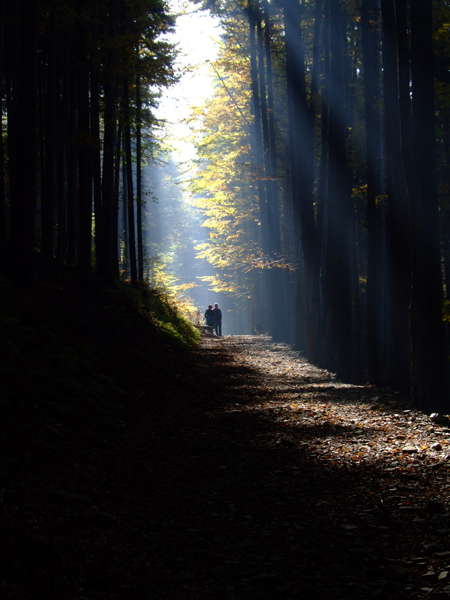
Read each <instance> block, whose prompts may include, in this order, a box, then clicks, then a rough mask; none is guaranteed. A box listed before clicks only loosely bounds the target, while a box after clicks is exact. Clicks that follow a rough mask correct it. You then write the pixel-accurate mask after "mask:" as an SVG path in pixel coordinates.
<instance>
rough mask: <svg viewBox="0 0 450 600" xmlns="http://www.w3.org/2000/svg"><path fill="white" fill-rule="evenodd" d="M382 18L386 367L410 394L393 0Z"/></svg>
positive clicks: (406, 235) (407, 241) (406, 221)
mask: <svg viewBox="0 0 450 600" xmlns="http://www.w3.org/2000/svg"><path fill="white" fill-rule="evenodd" d="M381 9H382V16H383V84H384V112H385V123H384V127H385V139H386V176H387V181H386V188H387V234H388V265H389V311H390V312H389V338H390V339H389V342H390V352H389V361H388V363H389V365H390V372H389V373H388V374H387V381H386V383H387V384H388V385H390V386H392V387H393V388H394V389H397V390H399V391H401V392H403V393H405V394H409V390H410V364H411V358H410V356H411V349H410V341H409V303H410V290H411V238H410V215H409V204H408V196H407V189H406V183H405V174H404V170H403V161H402V143H401V127H400V106H399V93H400V92H399V78H398V57H397V52H398V44H397V31H396V14H395V5H394V1H393V0H381Z"/></svg>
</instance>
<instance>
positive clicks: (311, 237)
mask: <svg viewBox="0 0 450 600" xmlns="http://www.w3.org/2000/svg"><path fill="white" fill-rule="evenodd" d="M283 13H284V30H285V55H286V79H287V93H288V122H289V125H288V127H289V154H290V162H291V164H290V173H291V182H290V184H291V189H292V205H293V215H294V231H295V250H296V254H297V261H298V260H300V257H301V258H302V260H303V269H302V270H301V271H300V270H299V271H298V272H299V273H300V272H302V273H303V274H304V277H303V278H302V281H301V283H302V284H303V289H300V287H299V283H300V281H299V282H297V300H296V303H297V304H304V306H305V308H306V315H305V317H306V320H303V322H302V323H296V326H295V328H296V346H297V348H298V349H301V350H307V348H308V339H307V333H308V332H307V319H308V316H309V308H310V303H311V297H312V296H311V291H312V277H313V269H314V251H315V235H316V226H315V222H314V211H313V183H314V160H313V156H314V126H313V123H312V120H311V114H310V112H309V110H308V103H307V97H306V81H305V62H304V48H303V35H302V25H301V7H300V5H299V3H298V2H296V1H295V0H285V1H284V2H283ZM300 244H301V252H300ZM299 293H301V294H302V295H303V301H301V300H300V299H299V296H298V294H299Z"/></svg>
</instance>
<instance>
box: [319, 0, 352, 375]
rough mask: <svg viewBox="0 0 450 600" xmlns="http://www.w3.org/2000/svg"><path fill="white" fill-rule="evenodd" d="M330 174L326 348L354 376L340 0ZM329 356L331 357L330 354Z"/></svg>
mask: <svg viewBox="0 0 450 600" xmlns="http://www.w3.org/2000/svg"><path fill="white" fill-rule="evenodd" d="M329 15H330V27H331V30H330V87H329V111H330V113H329V114H330V121H329V132H328V143H329V173H328V180H329V183H328V198H329V209H328V210H329V213H328V243H327V273H326V289H325V294H324V297H325V305H324V308H325V319H327V320H328V322H329V325H328V327H327V329H326V330H325V331H327V332H328V335H329V339H328V342H329V344H330V346H329V349H330V350H332V349H333V347H335V350H336V355H337V356H336V373H337V375H338V377H340V378H342V379H344V380H347V381H348V380H351V379H352V377H353V360H352V359H353V353H352V301H351V278H350V269H351V263H350V248H349V237H348V231H349V230H350V211H351V207H350V194H349V190H348V187H347V183H348V182H347V176H346V172H347V160H346V128H345V126H346V123H345V121H344V119H343V118H342V115H343V114H345V107H346V93H345V73H344V69H345V62H344V40H345V22H344V14H343V7H342V2H341V0H331V2H330V13H329ZM330 358H331V360H333V358H334V357H333V356H332V355H330Z"/></svg>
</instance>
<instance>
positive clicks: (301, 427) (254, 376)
mask: <svg viewBox="0 0 450 600" xmlns="http://www.w3.org/2000/svg"><path fill="white" fill-rule="evenodd" d="M143 395H144V401H143V402H142V404H141V408H140V410H139V411H138V414H137V415H136V422H133V423H127V425H126V427H125V428H124V430H123V432H122V433H121V434H120V435H118V434H117V433H114V434H111V433H108V432H105V435H104V436H103V437H101V438H99V436H98V432H91V433H89V432H87V433H86V436H87V439H86V448H83V447H79V448H78V451H77V453H75V456H73V457H72V462H71V464H70V465H67V466H66V469H65V470H63V471H62V472H61V473H60V474H59V475H58V476H56V475H55V474H53V475H52V476H50V474H48V475H47V479H46V480H45V482H44V485H43V484H42V483H40V485H39V486H36V488H37V494H36V489H34V490H28V496H27V497H26V500H23V505H22V506H21V507H20V513H21V517H22V521H23V520H26V518H27V517H28V518H29V519H34V523H33V524H31V525H30V527H32V528H33V527H35V528H36V527H37V529H38V530H39V529H40V534H41V537H43V536H44V532H45V538H46V540H47V542H46V544H47V546H46V547H47V552H48V554H49V557H48V558H47V559H46V560H45V561H44V566H42V565H41V566H37V567H36V566H33V567H32V568H31V567H30V566H29V564H28V566H27V568H28V570H29V571H30V568H31V571H32V573H33V574H34V580H33V581H36V585H32V586H31V587H30V586H28V587H27V589H26V590H24V589H23V587H21V588H20V593H18V592H17V589H19V588H17V589H16V595H14V594H13V592H14V590H11V588H10V587H7V588H5V589H6V591H7V595H6V596H5V597H6V598H13V597H14V598H15V599H16V600H17V598H20V599H22V598H23V599H26V600H28V598H30V599H32V598H36V597H39V598H44V597H45V598H46V599H48V598H50V597H54V598H57V599H58V600H68V599H71V600H75V599H77V600H84V599H86V600H97V599H108V600H114V599H121V600H125V599H127V600H131V599H133V600H144V599H145V600H194V599H202V600H203V599H205V600H206V599H211V600H258V599H261V600H262V599H264V600H299V599H302V600H303V599H305V600H309V599H314V600H315V599H327V600H328V599H329V600H340V599H346V600H348V599H357V600H364V599H369V598H380V599H382V600H386V599H400V598H405V599H406V598H417V599H418V598H434V599H435V598H448V597H450V581H449V575H448V573H449V572H450V518H449V507H448V498H449V489H450V478H449V473H450V471H449V468H448V465H449V460H450V459H449V455H450V446H449V442H450V429H449V428H448V427H446V426H445V424H444V425H435V424H433V423H432V422H431V420H430V418H429V417H427V416H426V415H423V414H421V413H418V412H414V411H410V410H408V409H406V408H405V407H404V406H402V405H401V403H399V402H398V400H397V399H396V397H391V396H389V395H387V394H380V393H379V392H378V391H374V390H373V389H371V388H367V387H358V386H351V385H344V384H342V383H340V382H338V381H336V380H335V378H334V377H333V376H332V375H331V374H329V373H327V372H324V371H321V370H319V369H316V368H314V367H312V366H311V365H309V364H308V363H307V362H305V361H304V360H302V359H301V357H299V356H298V355H297V354H296V353H294V352H291V351H290V349H289V348H288V347H287V346H284V345H277V344H272V343H271V341H270V339H268V338H265V337H263V336H233V337H224V338H222V339H217V338H205V339H204V341H203V343H202V345H201V347H200V348H199V349H198V350H197V351H196V352H195V354H194V358H193V362H192V363H190V364H189V365H184V366H183V365H182V366H180V367H179V368H178V367H177V365H174V377H173V381H172V385H170V386H168V387H167V386H164V387H163V388H161V389H160V390H144V391H143ZM112 440H113V441H112ZM92 444H94V450H92V449H91V448H92ZM58 478H59V479H58ZM55 488H56V489H55ZM58 488H59V490H58ZM61 488H62V489H61ZM36 496H37V497H36ZM6 497H7V498H8V499H9V497H8V495H6ZM22 497H23V498H24V496H22ZM6 508H8V510H9V511H10V512H9V517H10V518H11V519H14V514H13V513H12V507H11V506H10V507H8V506H6ZM33 514H34V516H33ZM12 531H14V526H12ZM18 533H19V538H20V536H21V535H22V538H23V539H25V537H24V536H25V534H24V533H23V532H22V530H21V529H20V530H19V529H18ZM33 539H34V540H35V542H36V540H38V539H39V537H38V534H37V533H36V535H35V536H34V538H33ZM24 545H25V546H26V547H27V548H28V549H29V547H30V542H29V541H27V542H26V543H25V542H23V544H22V546H24ZM42 547H43V542H42V541H41V542H40V545H39V544H38V546H37V551H35V554H39V555H41V556H42V554H43V552H42ZM8 548H9V547H8ZM22 550H23V548H22ZM0 551H1V548H0ZM22 566H23V565H22ZM21 568H22V567H21Z"/></svg>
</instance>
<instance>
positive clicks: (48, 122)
mask: <svg viewBox="0 0 450 600" xmlns="http://www.w3.org/2000/svg"><path fill="white" fill-rule="evenodd" d="M49 19H50V32H49V36H48V46H47V48H46V50H47V55H48V65H47V67H46V72H45V75H46V77H43V83H42V86H43V88H44V89H45V94H43V98H42V104H43V107H44V108H43V115H44V128H43V131H45V136H44V140H43V141H44V152H43V157H44V168H43V179H42V193H41V227H42V234H41V257H42V261H43V263H44V264H47V265H48V264H52V263H53V259H54V250H53V244H54V226H55V214H54V211H55V199H56V139H57V136H56V99H57V80H56V57H57V51H58V47H57V32H56V21H55V0H52V1H51V3H50V7H49ZM42 70H44V66H43V67H42ZM41 137H42V136H41Z"/></svg>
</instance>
